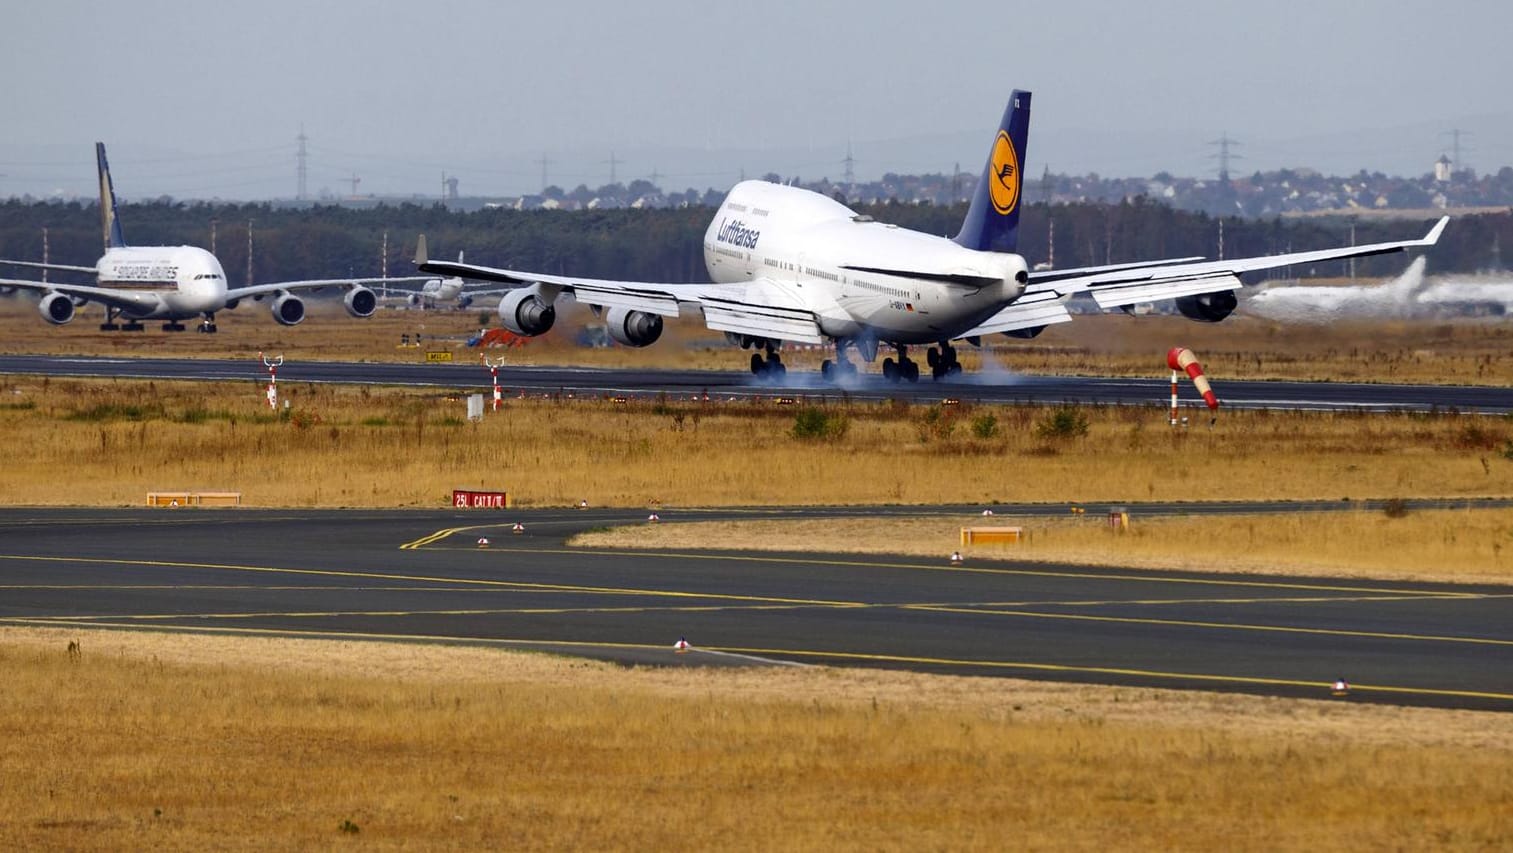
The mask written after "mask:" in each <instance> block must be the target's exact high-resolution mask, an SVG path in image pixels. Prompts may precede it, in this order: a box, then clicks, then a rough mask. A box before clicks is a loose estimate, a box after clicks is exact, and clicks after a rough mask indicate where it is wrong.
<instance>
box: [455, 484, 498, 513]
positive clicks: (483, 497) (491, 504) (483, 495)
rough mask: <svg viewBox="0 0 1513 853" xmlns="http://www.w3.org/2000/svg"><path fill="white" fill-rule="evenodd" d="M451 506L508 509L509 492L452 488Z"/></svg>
mask: <svg viewBox="0 0 1513 853" xmlns="http://www.w3.org/2000/svg"><path fill="white" fill-rule="evenodd" d="M452 506H454V507H456V508H457V509H509V508H510V493H509V492H481V491H475V490H473V489H453V490H452Z"/></svg>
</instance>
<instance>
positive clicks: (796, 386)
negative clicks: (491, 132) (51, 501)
mask: <svg viewBox="0 0 1513 853" xmlns="http://www.w3.org/2000/svg"><path fill="white" fill-rule="evenodd" d="M0 374H36V375H45V376H106V377H120V378H147V379H199V380H215V381H236V380H243V381H248V382H265V381H267V372H266V370H265V368H264V367H263V365H262V363H261V362H260V361H258V360H254V359H237V360H213V359H152V358H96V357H84V356H39V355H4V356H0ZM278 378H279V380H280V381H283V382H331V383H343V384H375V385H403V386H412V387H436V388H447V389H458V390H474V391H484V390H486V389H487V388H489V387H490V381H491V380H490V378H489V373H488V371H487V370H486V369H484V368H482V367H480V366H478V365H476V364H467V365H464V364H394V363H371V364H368V363H351V362H292V361H291V362H286V363H285V364H284V365H283V366H281V367H280V368H279V371H278ZM499 379H500V384H501V385H502V386H504V387H505V388H507V389H508V392H507V393H509V394H511V395H514V394H517V393H520V392H524V393H526V394H531V395H535V394H573V395H579V396H619V395H623V396H627V397H634V396H655V395H658V394H664V393H665V394H667V395H669V396H671V397H675V398H677V397H685V398H686V397H692V396H695V395H698V396H700V397H702V396H703V395H705V394H708V395H710V396H711V397H712V398H718V399H728V398H732V397H735V398H746V397H775V396H785V395H792V396H796V397H815V398H818V397H828V398H838V397H842V396H845V397H849V398H851V399H860V400H884V399H889V398H899V399H909V400H915V401H938V400H941V399H943V398H955V399H959V400H964V401H978V402H990V403H1120V404H1125V405H1150V404H1165V402H1166V401H1167V400H1168V399H1169V398H1170V391H1171V388H1170V382H1169V381H1168V380H1166V379H1160V378H1154V379H1115V378H1098V377H1061V376H1019V375H1007V374H994V375H991V376H990V375H984V374H977V375H963V376H962V377H958V379H956V380H953V381H950V382H939V383H937V382H932V381H929V380H924V381H921V382H919V383H917V384H911V383H892V382H888V381H886V380H884V379H883V378H882V377H881V376H876V375H866V376H861V377H858V378H857V379H856V381H855V382H852V383H849V384H848V385H847V386H845V387H840V388H837V387H835V386H830V385H826V384H824V383H822V382H821V381H820V379H819V377H818V376H817V375H815V374H811V373H802V372H799V371H791V372H790V373H789V374H788V375H787V377H786V378H785V380H784V381H783V382H782V383H781V384H771V383H761V382H758V381H756V380H755V379H754V378H753V377H752V376H751V375H750V374H748V373H738V372H720V371H699V370H633V369H626V370H611V369H598V368H567V367H513V366H506V367H503V368H501V369H500V371H499ZM1216 385H1217V387H1216V390H1217V392H1218V394H1219V397H1220V399H1221V400H1222V401H1223V405H1224V406H1226V407H1230V408H1243V409H1259V408H1267V409H1284V410H1286V409H1329V410H1363V411H1430V410H1455V411H1464V412H1481V413H1486V414H1501V413H1506V412H1513V388H1494V387H1483V386H1458V385H1377V384H1360V383H1354V384H1352V383H1330V382H1253V381H1241V380H1225V381H1222V382H1216ZM1181 393H1182V395H1183V398H1184V401H1185V405H1187V406H1197V407H1198V409H1199V411H1203V410H1202V409H1201V401H1200V400H1198V399H1197V397H1196V395H1195V393H1194V392H1193V390H1192V388H1191V387H1189V386H1188V384H1187V383H1185V382H1184V383H1183V386H1182V388H1181Z"/></svg>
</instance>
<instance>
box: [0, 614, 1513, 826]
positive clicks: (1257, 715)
mask: <svg viewBox="0 0 1513 853" xmlns="http://www.w3.org/2000/svg"><path fill="white" fill-rule="evenodd" d="M70 640H78V641H80V642H81V654H79V655H78V656H77V658H75V657H73V656H70V655H68V654H67V653H65V646H66V644H67V643H68V642H69V641H70ZM274 662H277V663H274ZM0 667H3V669H4V671H5V673H6V678H5V688H4V689H3V690H0V735H3V737H4V742H5V744H6V746H5V748H4V749H3V750H0V845H3V846H4V847H6V848H8V849H17V850H21V849H73V850H84V849H122V848H130V849H144V848H155V849H175V850H176V849H197V850H202V849H220V850H228V849H309V848H333V847H341V846H346V845H360V846H362V847H365V848H379V849H395V848H416V847H419V848H425V849H437V848H447V849H539V848H556V849H561V848H578V849H606V848H613V849H668V848H673V849H713V848H719V849H785V850H786V849H837V848H839V849H872V850H877V849H943V848H950V849H983V850H986V849H1005V848H1016V849H1046V848H1055V849H1068V848H1070V849H1096V848H1104V849H1190V850H1202V849H1233V850H1275V849H1318V850H1346V849H1350V850H1356V849H1426V848H1434V849H1478V850H1491V849H1506V848H1508V847H1509V846H1510V845H1513V736H1510V735H1513V732H1510V729H1509V723H1508V718H1507V717H1506V716H1503V715H1497V714H1490V713H1478V712H1463V711H1438V710H1430V709H1414V708H1393V707H1371V706H1361V705H1354V704H1353V703H1351V702H1349V701H1348V700H1321V701H1303V700H1274V699H1266V698H1260V697H1248V696H1236V695H1222V694H1211V693H1185V694H1179V693H1174V692H1171V691H1162V690H1152V689H1140V688H1102V687H1088V686H1074V685H1054V684H1043V683H1034V682H1024V681H1017V680H1011V679H974V678H950V677H930V676H917V675H911V674H907V673H885V672H863V671H845V670H830V669H823V668H821V669H800V670H794V669H783V670H750V671H732V670H716V671H710V670H682V669H674V670H657V669H651V670H647V669H638V670H618V669H615V668H613V667H610V666H607V665H601V664H596V663H589V662H583V661H567V660H562V659H555V658H549V657H544V656H537V655H525V654H514V653H508V652H500V651H494V650H487V649H464V648H443V647H435V646H397V645H383V644H351V643H339V642H328V641H319V642H313V641H295V640H281V639H261V638H258V639H245V638H228V637H219V636H209V635H204V636H200V635H196V636H183V635H159V634H150V633H129V634H127V633H115V632H98V631H97V632H78V631H63V630H36V629H23V628H5V629H0Z"/></svg>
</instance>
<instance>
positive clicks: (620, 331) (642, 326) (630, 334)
mask: <svg viewBox="0 0 1513 853" xmlns="http://www.w3.org/2000/svg"><path fill="white" fill-rule="evenodd" d="M604 325H605V326H606V327H607V328H608V329H609V336H610V337H612V338H614V339H615V340H616V341H619V342H620V343H622V344H624V345H625V346H628V347H644V346H650V345H651V344H654V343H656V342H657V338H660V337H662V315H660V314H648V313H647V312H645V311H632V310H630V309H628V308H611V309H609V311H608V312H606V313H605V315H604Z"/></svg>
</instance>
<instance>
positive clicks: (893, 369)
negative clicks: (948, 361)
mask: <svg viewBox="0 0 1513 853" xmlns="http://www.w3.org/2000/svg"><path fill="white" fill-rule="evenodd" d="M896 346H897V348H898V361H897V362H895V361H894V360H893V359H891V358H885V359H883V378H884V379H886V380H888V381H889V382H918V381H919V365H918V364H915V363H914V362H912V361H910V360H909V348H908V347H906V346H904V345H903V344H897V345H896ZM930 352H932V353H933V352H935V350H933V349H932V350H930Z"/></svg>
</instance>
